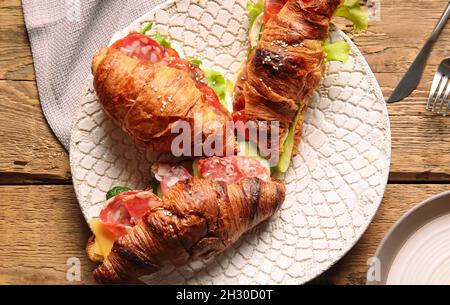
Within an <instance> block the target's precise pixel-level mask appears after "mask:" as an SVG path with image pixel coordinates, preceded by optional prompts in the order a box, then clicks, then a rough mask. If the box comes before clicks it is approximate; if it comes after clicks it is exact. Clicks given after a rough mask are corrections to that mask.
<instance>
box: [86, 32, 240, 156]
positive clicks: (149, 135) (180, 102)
mask: <svg viewBox="0 0 450 305" xmlns="http://www.w3.org/2000/svg"><path fill="white" fill-rule="evenodd" d="M92 73H93V75H94V87H95V90H96V92H97V96H98V99H99V101H100V103H101V104H102V106H103V108H104V110H105V112H106V113H107V114H108V115H109V116H110V117H111V118H112V119H113V120H114V121H115V122H116V123H117V124H118V125H119V126H120V127H121V128H122V129H123V130H124V131H125V132H127V133H128V134H129V135H130V136H131V137H132V138H133V139H134V140H135V142H137V143H140V144H145V145H148V146H150V147H151V148H152V149H153V150H154V151H157V152H164V153H168V152H171V151H172V149H171V144H172V141H173V140H174V138H175V137H177V135H178V134H179V133H178V132H176V131H177V129H176V128H177V127H176V126H177V125H176V124H179V123H180V122H187V123H188V124H189V125H190V127H191V130H194V119H195V117H196V116H197V117H200V116H201V119H199V121H200V122H201V126H200V128H198V129H199V130H200V133H201V135H200V136H201V139H202V140H203V141H204V140H206V139H208V137H210V136H214V135H223V137H224V138H223V142H221V143H224V145H223V151H224V152H225V151H226V149H227V148H229V147H230V146H231V148H230V150H232V149H233V147H232V146H233V145H234V136H233V134H232V132H231V133H230V132H228V133H227V132H226V130H225V129H226V122H228V121H230V120H231V117H230V114H229V112H228V111H227V109H226V108H225V107H224V106H223V105H222V104H221V103H220V101H219V98H218V97H217V95H216V93H215V91H214V90H213V89H212V88H211V87H209V86H208V84H207V81H206V79H205V74H204V72H203V71H202V70H201V69H200V68H199V67H197V66H196V65H194V64H193V63H191V62H190V61H188V60H186V59H182V58H180V57H179V55H178V53H177V51H175V50H174V49H173V48H168V47H164V46H162V45H160V44H159V43H158V42H156V41H155V40H153V39H152V38H150V37H148V36H146V35H143V34H140V33H131V34H129V35H128V36H126V37H125V38H123V39H121V40H119V41H117V42H115V43H114V44H113V45H112V46H111V47H108V48H103V49H101V50H100V52H99V53H98V54H97V55H95V56H94V58H93V61H92ZM197 124H198V123H197ZM173 128H175V130H174V131H173V130H172V129H173ZM189 136H190V137H189V138H190V139H192V142H193V139H194V137H195V136H197V135H194V134H193V132H192V134H190V135H189ZM192 142H191V144H192ZM180 149H185V147H181V148H180ZM217 155H221V153H220V152H219V153H217Z"/></svg>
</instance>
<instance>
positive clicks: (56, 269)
mask: <svg viewBox="0 0 450 305" xmlns="http://www.w3.org/2000/svg"><path fill="white" fill-rule="evenodd" d="M0 198H2V200H0V209H1V211H2V213H0V235H1V238H0V283H1V284H32V283H39V284H56V283H59V284H70V282H68V281H67V280H66V272H67V271H68V269H69V266H68V265H67V260H68V259H69V258H72V257H75V258H79V259H80V262H81V265H80V266H81V270H82V277H81V279H82V282H83V283H92V277H91V276H90V274H91V271H92V270H93V268H94V265H93V264H91V263H90V262H89V261H88V260H87V259H86V256H85V253H84V246H85V243H86V240H87V239H88V237H89V235H90V232H89V229H88V226H87V225H86V223H85V221H84V218H83V216H82V214H81V211H80V208H79V206H78V204H77V201H76V198H75V195H74V192H73V189H72V187H71V186H17V187H15V186H3V187H0Z"/></svg>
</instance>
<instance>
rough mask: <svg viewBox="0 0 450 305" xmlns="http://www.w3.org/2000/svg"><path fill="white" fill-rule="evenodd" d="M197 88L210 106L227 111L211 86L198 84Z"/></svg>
mask: <svg viewBox="0 0 450 305" xmlns="http://www.w3.org/2000/svg"><path fill="white" fill-rule="evenodd" d="M198 89H199V90H200V91H201V92H202V93H203V95H204V96H205V98H206V101H207V102H208V104H209V105H210V106H211V107H214V108H215V109H217V110H219V111H220V112H222V113H224V112H227V110H226V109H225V107H224V106H223V105H222V103H221V102H220V100H219V97H218V96H217V94H216V92H215V91H214V90H213V89H212V88H210V87H208V86H207V85H203V86H200V87H199V88H198Z"/></svg>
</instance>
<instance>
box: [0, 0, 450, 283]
mask: <svg viewBox="0 0 450 305" xmlns="http://www.w3.org/2000/svg"><path fill="white" fill-rule="evenodd" d="M446 5H447V1H444V0H427V1H423V0H404V1H403V0H382V6H381V20H380V21H375V22H373V23H372V24H371V26H370V28H369V30H368V31H367V32H366V33H363V34H356V35H354V37H353V38H354V41H355V42H356V44H357V45H358V46H359V48H360V49H361V51H362V52H363V54H364V55H365V57H366V59H367V60H368V62H369V64H370V66H371V68H372V70H373V71H374V72H375V74H376V77H377V79H378V81H379V82H380V85H381V88H382V90H383V92H384V94H385V97H386V98H387V97H388V95H389V94H390V93H391V92H392V89H393V87H394V86H395V85H396V84H397V83H398V81H399V80H400V78H401V77H402V75H403V74H404V72H405V71H406V69H407V68H408V66H409V64H410V63H411V62H412V60H413V59H414V57H415V56H416V54H417V53H418V51H419V49H420V47H421V46H422V44H423V42H424V41H425V39H426V37H427V36H428V35H429V33H430V32H431V31H432V29H433V27H434V25H435V24H436V22H437V20H438V18H439V17H440V15H441V13H442V11H443V9H444V7H445V6H446ZM449 45H450V26H447V27H446V28H445V29H444V31H443V32H442V34H441V36H440V38H439V41H438V42H437V43H436V45H435V47H434V49H433V52H432V54H431V56H430V59H429V61H428V65H427V67H426V70H425V74H424V77H423V79H422V81H421V83H420V85H419V87H418V89H417V90H416V91H415V92H414V93H413V94H412V95H411V96H410V97H408V98H407V99H406V100H405V101H404V102H402V103H399V104H395V105H390V106H389V114H390V119H391V125H392V165H391V173H390V177H389V185H388V187H387V191H386V194H385V197H384V200H383V203H382V205H381V208H380V210H379V212H378V213H377V215H376V217H375V219H374V221H373V223H372V224H371V225H370V227H369V228H368V230H367V232H366V233H365V234H364V236H363V237H362V239H361V240H360V241H359V242H358V244H357V245H356V246H355V247H354V248H353V249H352V250H351V251H350V252H349V253H348V254H347V255H346V256H345V257H344V258H343V259H342V260H341V261H339V262H338V263H337V264H336V265H335V266H334V267H333V268H331V269H330V270H329V271H327V272H326V273H325V274H323V275H322V276H320V277H319V278H318V279H316V280H315V281H314V283H335V284H363V283H365V278H366V270H367V265H366V262H367V259H368V258H370V257H371V256H372V255H373V254H374V252H375V249H376V247H377V246H378V244H379V242H380V240H381V239H382V237H383V235H384V234H385V232H386V231H387V230H388V229H389V227H391V225H392V224H393V223H394V222H395V221H396V220H397V219H398V218H399V217H400V215H402V214H403V213H404V212H406V211H407V210H409V209H410V208H411V207H412V206H414V205H415V204H416V203H418V202H420V201H422V200H424V199H426V198H427V197H429V196H431V195H433V194H437V193H440V192H442V191H446V190H449V189H450V185H449V183H450V117H447V118H444V117H442V116H438V115H434V114H431V113H428V112H425V110H424V108H425V103H426V98H427V96H428V91H429V88H430V85H431V80H432V76H433V74H434V72H435V71H436V68H437V65H438V64H439V62H440V60H441V59H443V58H444V57H449V55H450V54H449V48H448V46H449ZM0 103H1V104H0V105H1V107H0V118H1V119H0V284H3V283H11V284H19V283H45V284H50V283H68V282H67V280H66V272H67V270H68V268H69V267H68V266H67V259H68V258H70V257H77V258H79V259H80V260H81V267H82V276H81V282H80V283H92V282H93V281H92V278H91V276H90V272H91V271H92V269H93V268H94V265H93V264H91V263H89V262H88V261H87V260H86V258H85V254H84V246H85V243H86V240H87V238H88V236H89V228H88V226H87V225H86V223H85V221H84V219H83V217H82V215H81V212H80V209H79V207H78V204H77V201H76V198H75V194H74V191H73V187H72V182H71V177H70V170H69V161H68V154H67V152H66V151H65V150H64V148H63V147H62V146H61V145H60V144H59V142H58V141H57V139H56V138H55V137H54V135H53V134H52V132H51V130H50V129H49V127H48V125H47V123H46V121H45V119H44V117H43V115H42V111H41V108H40V105H39V99H38V93H37V89H36V82H35V75H34V69H33V60H32V57H31V52H30V48H29V42H28V38H27V33H26V30H25V26H24V21H23V16H22V8H21V2H20V1H19V0H0Z"/></svg>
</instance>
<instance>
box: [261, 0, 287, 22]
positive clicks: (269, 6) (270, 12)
mask: <svg viewBox="0 0 450 305" xmlns="http://www.w3.org/2000/svg"><path fill="white" fill-rule="evenodd" d="M286 3H287V0H266V3H265V8H264V23H266V22H267V21H269V20H270V19H271V18H272V17H274V16H275V15H277V14H278V13H279V12H280V11H281V9H282V8H283V6H284V5H285V4H286Z"/></svg>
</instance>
